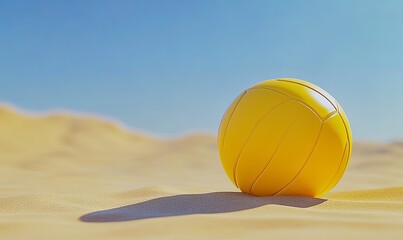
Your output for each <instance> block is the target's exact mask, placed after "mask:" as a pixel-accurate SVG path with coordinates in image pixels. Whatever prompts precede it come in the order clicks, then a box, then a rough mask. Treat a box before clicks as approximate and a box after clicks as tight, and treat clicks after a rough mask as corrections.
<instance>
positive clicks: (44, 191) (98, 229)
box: [0, 106, 403, 239]
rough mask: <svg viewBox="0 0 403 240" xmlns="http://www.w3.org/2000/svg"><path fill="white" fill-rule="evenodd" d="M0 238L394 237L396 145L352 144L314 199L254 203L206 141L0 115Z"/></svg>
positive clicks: (402, 214) (401, 211) (397, 217)
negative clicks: (341, 167)
mask: <svg viewBox="0 0 403 240" xmlns="http://www.w3.org/2000/svg"><path fill="white" fill-rule="evenodd" d="M0 123H1V124H0V163H1V167H0V181H1V185H0V189H1V191H0V213H1V216H0V238H1V239H208V238H210V239H403V141H402V142H399V141H395V142H390V143H373V142H365V141H359V142H354V145H353V154H352V158H351V160H350V165H349V167H348V169H347V171H346V173H345V174H344V176H343V178H342V179H341V181H340V182H339V184H338V185H337V186H336V187H335V188H334V189H333V190H332V191H330V193H328V194H327V195H325V196H324V197H323V198H320V199H316V198H307V197H260V198H259V197H253V196H250V195H246V194H243V193H240V192H239V191H238V190H237V189H236V188H235V187H234V186H233V185H232V183H231V182H230V180H229V179H227V176H226V175H225V173H224V170H223V169H222V167H221V163H220V160H219V157H218V150H217V146H216V136H214V135H209V134H204V133H194V134H188V135H184V136H180V137H176V138H172V139H164V138H158V137H153V136H151V135H146V134H143V133H136V132H132V131H128V130H126V129H124V128H122V127H120V126H118V125H116V124H115V123H112V122H108V121H106V120H103V119H100V118H96V117H88V116H87V117H86V116H78V115H71V114H66V113H54V114H48V115H29V114H24V113H22V112H20V111H17V110H15V109H13V108H11V107H6V106H2V107H0Z"/></svg>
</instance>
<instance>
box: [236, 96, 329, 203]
mask: <svg viewBox="0 0 403 240" xmlns="http://www.w3.org/2000/svg"><path fill="white" fill-rule="evenodd" d="M293 103H294V104H295V106H294V108H291V107H290V106H287V108H286V107H285V106H284V107H283V108H282V109H283V111H285V112H296V119H295V121H294V122H293V124H292V125H291V127H290V129H289V130H288V132H287V133H286V134H285V135H284V137H283V139H282V141H281V143H280V144H279V147H278V149H277V151H276V152H275V153H274V155H273V156H272V158H271V160H270V158H266V161H267V164H266V166H265V167H264V168H263V169H261V174H260V175H259V176H258V177H257V178H256V179H255V181H254V183H253V184H252V187H251V189H250V193H251V194H254V195H258V196H267V195H273V194H275V193H276V192H278V191H279V190H281V189H282V188H283V187H284V186H285V185H286V184H287V183H289V182H290V181H291V179H293V178H294V177H295V176H296V175H297V174H298V172H299V171H300V169H301V168H302V166H303V165H304V163H305V162H306V160H307V159H308V158H309V155H310V154H311V152H312V148H313V147H314V146H315V144H316V142H317V139H318V136H319V133H320V129H321V125H322V121H321V120H320V119H319V118H318V117H317V116H316V115H315V114H313V113H312V111H311V110H310V109H309V108H307V107H306V106H305V105H303V104H301V103H300V102H298V101H293ZM279 121H282V120H281V118H279ZM266 138H267V137H266ZM245 161H246V160H245ZM242 190H243V191H247V189H242Z"/></svg>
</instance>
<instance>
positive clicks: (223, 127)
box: [217, 91, 246, 149]
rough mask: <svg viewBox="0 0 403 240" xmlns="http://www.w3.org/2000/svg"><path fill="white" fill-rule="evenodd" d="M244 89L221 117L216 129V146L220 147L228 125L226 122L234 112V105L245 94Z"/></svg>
mask: <svg viewBox="0 0 403 240" xmlns="http://www.w3.org/2000/svg"><path fill="white" fill-rule="evenodd" d="M245 93H246V91H245V92H243V93H242V94H240V95H239V96H238V97H237V98H236V99H235V100H234V101H233V102H232V103H231V105H230V106H229V107H228V109H227V111H226V112H225V114H224V116H223V118H222V119H221V123H220V127H219V129H218V138H217V143H218V148H219V149H221V148H222V145H223V142H224V138H225V132H226V131H227V127H228V122H229V121H230V119H231V117H232V113H233V112H234V110H235V108H236V106H237V105H238V103H239V101H240V100H241V99H242V98H243V96H244V95H245Z"/></svg>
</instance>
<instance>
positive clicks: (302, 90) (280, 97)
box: [218, 78, 352, 197]
mask: <svg viewBox="0 0 403 240" xmlns="http://www.w3.org/2000/svg"><path fill="white" fill-rule="evenodd" d="M218 148H219V152H220V159H221V163H222V165H223V168H224V170H225V172H226V174H227V175H228V177H229V179H230V180H231V181H232V182H233V183H234V184H235V186H236V187H237V188H239V189H240V190H241V191H242V192H245V193H248V194H252V195H256V196H274V195H278V196H310V197H320V196H323V195H324V194H326V193H327V192H328V191H330V190H331V189H332V188H333V187H334V186H335V185H336V184H337V182H338V181H339V180H340V178H341V177H342V175H343V173H344V172H345V170H346V168H347V165H348V162H349V159H350V155H351V150H352V135H351V129H350V125H349V122H348V119H347V116H346V114H345V112H344V111H343V109H342V108H341V106H340V104H339V103H338V102H337V101H336V100H335V99H334V98H333V97H332V96H331V95H330V94H329V93H327V92H326V91H325V90H323V89H321V88H320V87H318V86H316V85H314V84H312V83H309V82H307V81H303V80H298V79H292V78H279V79H273V80H267V81H263V82H260V83H258V84H256V85H254V86H252V87H251V88H249V89H247V90H245V91H244V92H242V93H241V94H240V95H239V96H238V97H237V98H236V99H235V100H234V101H233V102H232V104H231V105H230V106H229V108H228V109H227V111H226V112H225V114H224V116H223V118H222V120H221V124H220V127H219V131H218Z"/></svg>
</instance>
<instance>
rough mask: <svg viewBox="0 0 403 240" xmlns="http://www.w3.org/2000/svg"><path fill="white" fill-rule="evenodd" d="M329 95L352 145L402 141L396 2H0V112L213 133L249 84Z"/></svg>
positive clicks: (401, 15) (402, 35)
mask: <svg viewBox="0 0 403 240" xmlns="http://www.w3.org/2000/svg"><path fill="white" fill-rule="evenodd" d="M277 77H295V78H300V79H305V80H308V81H311V82H313V83H315V84H317V85H319V86H321V87H322V88H324V89H326V90H327V91H328V92H330V93H331V94H332V95H333V96H334V97H335V98H336V99H337V100H338V101H339V102H340V104H341V105H342V106H343V108H344V109H345V111H346V112H347V115H348V117H349V120H350V123H351V125H352V130H353V136H354V137H355V139H369V140H393V139H399V138H403V113H402V109H403V94H402V89H403V1H348V0H346V1H308V0H307V1H236V0H227V1H217V0H215V1H204V0H203V1H154V0H148V1H102V0H97V1H95V0H92V1H90V0H88V1H73V0H69V1H58V0H54V1H18V0H17V1H11V0H10V1H6V0H4V1H0V101H1V102H5V103H11V104H13V105H16V106H18V107H20V108H23V109H27V110H34V111H44V110H49V109H61V108H62V109H69V110H74V111H78V112H90V113H96V114H100V115H105V116H110V117H113V118H116V119H118V120H120V121H122V122H124V123H126V124H127V125H129V126H132V127H135V128H141V129H145V130H147V131H151V132H155V133H158V134H168V135H170V134H176V133H183V132H188V131H192V130H194V129H198V130H206V131H209V132H214V133H215V131H216V130H217V128H218V125H219V122H220V119H221V117H222V115H223V113H224V111H225V110H226V108H227V107H228V105H229V104H230V103H231V101H232V100H233V99H234V98H235V97H236V96H237V95H238V94H239V93H240V92H242V91H243V90H244V89H245V88H248V87H249V86H251V85H253V84H255V83H256V82H259V81H262V80H265V79H270V78H277Z"/></svg>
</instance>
